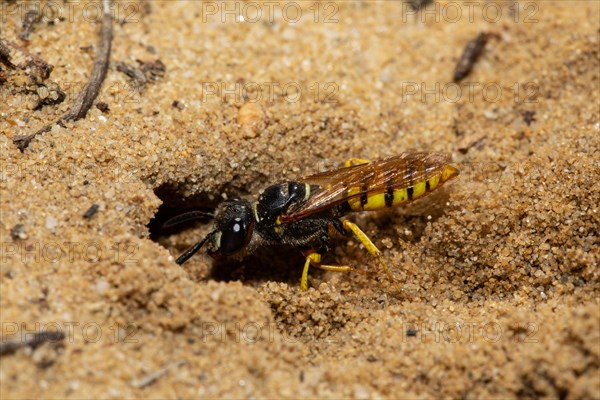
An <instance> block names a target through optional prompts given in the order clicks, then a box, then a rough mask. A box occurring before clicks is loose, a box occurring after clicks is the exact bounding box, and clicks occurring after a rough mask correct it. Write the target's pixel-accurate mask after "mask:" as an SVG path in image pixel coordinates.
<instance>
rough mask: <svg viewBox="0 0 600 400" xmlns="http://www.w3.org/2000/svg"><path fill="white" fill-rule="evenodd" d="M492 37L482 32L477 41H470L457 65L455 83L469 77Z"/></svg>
mask: <svg viewBox="0 0 600 400" xmlns="http://www.w3.org/2000/svg"><path fill="white" fill-rule="evenodd" d="M491 36H493V34H489V33H486V32H481V33H479V35H477V37H476V38H475V39H473V40H470V41H469V42H468V43H467V45H466V46H465V49H464V50H463V54H462V56H461V57H460V59H459V60H458V63H456V67H455V69H454V82H459V81H461V80H462V79H464V78H465V77H466V76H467V75H469V72H471V69H473V66H474V65H475V63H476V62H477V60H478V59H479V56H480V55H481V53H482V52H483V48H484V47H485V45H486V43H487V42H488V40H489V38H490V37H491Z"/></svg>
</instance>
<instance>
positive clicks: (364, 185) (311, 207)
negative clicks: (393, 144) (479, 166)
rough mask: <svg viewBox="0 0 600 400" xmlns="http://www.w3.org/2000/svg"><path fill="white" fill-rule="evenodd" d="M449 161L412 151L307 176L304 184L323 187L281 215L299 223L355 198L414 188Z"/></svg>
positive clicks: (282, 217) (289, 220)
mask: <svg viewBox="0 0 600 400" xmlns="http://www.w3.org/2000/svg"><path fill="white" fill-rule="evenodd" d="M449 162H450V156H448V155H447V154H442V153H425V152H410V153H403V154H400V155H398V156H394V157H390V158H386V159H383V160H377V161H372V162H369V163H366V164H359V165H353V166H351V167H345V168H340V169H337V170H333V171H325V172H321V173H318V174H315V175H310V176H307V177H305V178H302V179H300V181H301V182H304V183H308V184H310V185H317V186H319V190H318V192H316V193H315V194H313V195H312V196H311V197H310V198H309V199H308V200H306V201H305V202H304V203H301V204H299V205H298V206H297V207H294V208H292V209H290V210H288V211H287V212H286V213H285V214H283V215H281V216H280V218H281V221H282V222H284V223H285V222H292V221H296V220H299V219H301V218H305V217H307V216H308V215H311V214H315V213H318V212H321V211H324V210H327V209H330V208H333V207H335V206H338V205H340V204H342V203H344V202H346V201H348V200H350V199H353V198H360V197H361V196H365V195H371V194H377V193H383V192H385V191H387V190H390V189H391V190H396V189H402V188H406V187H409V186H412V185H414V184H416V183H418V182H422V181H425V180H428V179H430V178H432V177H433V176H435V175H436V174H440V173H441V172H442V170H443V168H444V166H445V165H447V164H448V163H449Z"/></svg>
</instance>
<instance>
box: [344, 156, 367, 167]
mask: <svg viewBox="0 0 600 400" xmlns="http://www.w3.org/2000/svg"><path fill="white" fill-rule="evenodd" d="M370 162H371V160H366V159H364V158H351V159H349V160H348V161H346V162H345V163H344V167H352V166H353V165H360V164H368V163H370Z"/></svg>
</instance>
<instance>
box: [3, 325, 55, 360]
mask: <svg viewBox="0 0 600 400" xmlns="http://www.w3.org/2000/svg"><path fill="white" fill-rule="evenodd" d="M64 338H65V334H64V333H63V332H61V331H45V332H36V333H34V334H33V336H32V337H31V338H29V339H27V340H24V341H20V342H19V341H13V340H11V341H6V342H1V343H0V356H4V355H7V354H13V353H14V352H15V351H17V350H19V349H20V348H23V347H31V348H32V349H35V348H36V347H38V346H39V345H41V344H43V343H46V342H57V341H59V340H64Z"/></svg>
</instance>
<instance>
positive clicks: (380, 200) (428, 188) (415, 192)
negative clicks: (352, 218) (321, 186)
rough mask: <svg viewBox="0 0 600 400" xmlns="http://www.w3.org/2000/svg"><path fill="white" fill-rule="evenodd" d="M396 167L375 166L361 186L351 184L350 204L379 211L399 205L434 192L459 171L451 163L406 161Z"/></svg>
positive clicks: (358, 208)
mask: <svg viewBox="0 0 600 400" xmlns="http://www.w3.org/2000/svg"><path fill="white" fill-rule="evenodd" d="M408 161H410V160H407V162H408ZM419 164H420V165H419ZM396 167H397V170H396V172H395V173H391V172H390V171H386V170H374V171H373V173H372V174H371V176H370V177H369V179H368V180H365V182H363V183H362V185H361V186H354V187H350V188H349V189H348V194H347V195H348V205H349V206H350V208H351V209H352V210H353V211H376V210H381V209H383V208H387V207H396V206H399V205H401V204H403V203H407V202H410V201H412V200H416V199H418V198H420V197H423V196H425V195H427V194H429V193H431V192H432V191H433V190H435V189H437V188H439V187H440V186H442V185H443V184H444V183H445V182H447V181H449V180H450V179H452V178H455V177H456V176H458V173H459V172H458V169H456V168H455V167H453V166H451V165H449V164H442V165H427V164H423V163H418V164H417V165H410V164H408V163H407V164H406V165H403V166H396ZM380 175H385V177H384V178H382V177H381V176H380ZM381 182H385V184H382V183H381Z"/></svg>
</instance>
